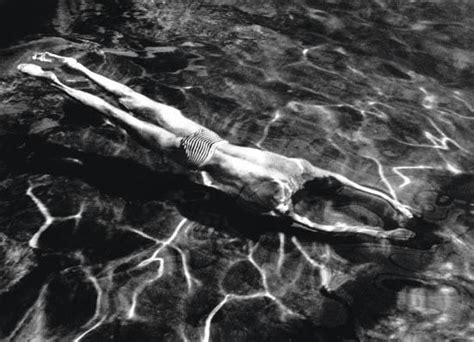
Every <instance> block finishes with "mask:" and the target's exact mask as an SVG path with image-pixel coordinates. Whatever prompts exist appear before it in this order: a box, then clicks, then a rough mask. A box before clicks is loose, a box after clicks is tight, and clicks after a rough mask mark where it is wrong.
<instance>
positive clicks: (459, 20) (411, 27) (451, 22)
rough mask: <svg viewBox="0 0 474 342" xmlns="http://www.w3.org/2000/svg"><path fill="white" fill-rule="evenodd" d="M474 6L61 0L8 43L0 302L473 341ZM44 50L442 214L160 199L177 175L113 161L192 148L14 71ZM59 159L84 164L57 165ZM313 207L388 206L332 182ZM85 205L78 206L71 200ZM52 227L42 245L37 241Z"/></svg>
mask: <svg viewBox="0 0 474 342" xmlns="http://www.w3.org/2000/svg"><path fill="white" fill-rule="evenodd" d="M473 14H474V8H473V7H472V4H470V3H469V2H468V1H458V2H455V3H454V4H453V3H448V2H447V1H435V2H431V3H428V4H427V3H424V2H417V1H411V2H403V1H370V2H367V3H364V4H362V3H361V2H357V3H356V2H348V1H303V0H299V1H296V0H295V1H285V2H280V1H267V2H264V3H259V4H258V5H257V4H255V2H254V1H235V0H229V1H199V2H197V1H184V0H181V1H174V2H172V3H171V2H166V1H155V0H153V1H152V0H150V1H115V2H113V3H112V2H107V1H86V0H82V1H66V0H59V1H58V2H57V4H55V7H54V9H53V10H51V13H50V16H49V17H48V18H49V19H48V20H46V23H41V24H37V27H36V32H35V33H31V34H26V33H25V34H24V35H23V36H21V37H19V38H18V39H16V40H15V41H14V42H9V43H6V44H4V47H3V48H2V49H1V50H0V56H1V59H0V63H1V66H2V67H1V70H0V100H1V101H2V108H1V109H0V114H1V116H0V120H1V122H2V127H1V130H0V137H1V140H0V147H1V151H4V154H3V155H4V156H5V157H4V160H3V162H2V164H1V168H0V174H1V175H2V183H1V190H2V194H3V195H4V196H5V200H2V201H3V202H4V203H5V209H4V210H3V211H2V212H1V213H0V215H1V219H2V222H3V224H4V228H3V229H2V230H1V231H0V232H1V234H0V241H1V242H2V250H3V251H4V252H3V253H4V254H5V257H3V256H2V258H3V259H0V260H2V262H3V264H4V265H6V266H7V267H6V269H7V271H6V272H5V274H6V275H5V276H4V277H3V278H4V279H5V285H4V287H5V288H6V289H8V290H7V291H6V292H5V294H4V295H2V296H3V297H0V299H1V300H2V301H3V302H4V303H6V304H5V307H8V308H10V309H11V312H13V314H10V313H11V312H6V311H8V310H6V311H4V312H1V313H0V317H2V318H4V322H5V323H2V324H0V332H1V334H0V336H1V338H7V337H11V338H12V339H13V340H18V341H20V340H24V339H26V338H27V337H28V336H31V335H32V334H35V335H36V336H43V337H44V338H45V339H47V338H59V339H67V340H71V339H76V340H86V339H87V338H91V340H94V339H97V340H104V339H105V337H106V336H107V337H109V338H112V339H116V340H120V339H121V338H122V339H123V338H125V339H126V338H127V336H134V338H140V339H141V340H147V339H157V338H158V339H160V338H162V339H165V340H179V339H183V340H185V339H189V340H203V341H204V340H207V339H213V340H236V341H240V340H255V339H258V338H259V339H263V340H274V341H275V340H290V339H291V338H293V339H294V340H304V339H309V338H312V339H316V338H318V337H319V338H326V339H330V340H342V339H344V338H345V339H350V338H353V339H355V338H356V337H357V338H360V339H369V340H371V339H374V340H378V339H381V340H387V339H393V340H404V341H425V340H430V341H431V340H454V339H458V340H468V339H472V338H473V337H474V326H473V325H472V323H470V322H471V321H473V318H472V305H473V300H472V296H473V293H474V292H473V279H474V273H473V272H474V271H473V266H472V262H473V258H472V247H473V243H474V241H473V239H474V237H473V236H472V231H471V228H472V225H473V222H474V219H473V215H474V196H473V190H474V178H473V176H472V170H473V169H474V167H473V158H472V153H473V151H474V143H473V139H472V129H473V128H474V123H473V120H474V110H473V106H474V94H473V91H472V86H473V83H472V79H473V77H472V76H474V75H473V73H474V58H473V57H474V45H473V39H474V38H472V37H474V36H473V35H472V33H473V30H474V26H473V22H472V17H473V16H472V15H473ZM43 50H48V51H52V52H57V53H61V54H65V55H69V56H74V57H76V58H78V59H79V60H80V61H81V62H82V63H83V64H85V65H87V66H88V67H90V68H91V69H93V70H96V71H97V72H100V73H102V74H105V75H107V76H109V77H111V78H114V79H116V80H120V81H121V82H123V83H126V84H128V85H130V86H132V87H133V88H134V89H137V90H138V91H141V92H143V93H145V94H147V95H150V96H151V97H154V98H156V99H157V100H159V101H163V102H165V103H168V104H171V105H174V106H176V107H178V108H180V109H182V110H183V111H184V112H185V113H186V114H187V115H189V116H190V117H192V118H194V119H196V120H198V121H199V122H201V123H202V124H204V125H207V126H209V127H211V128H212V129H214V130H216V131H217V132H219V133H220V134H222V135H223V136H225V138H226V139H229V140H231V141H233V142H235V143H241V144H246V145H250V146H257V147H260V148H264V149H268V150H271V151H275V152H279V153H282V154H285V155H288V156H297V157H303V158H306V159H308V160H310V161H311V162H312V163H314V164H315V165H318V166H320V167H323V168H327V169H330V170H333V171H337V172H340V173H342V174H344V175H347V176H348V177H350V178H351V179H354V180H356V181H358V182H360V183H363V184H366V185H371V186H374V187H377V188H379V189H381V190H383V191H385V192H387V193H389V194H391V195H393V196H394V197H398V198H399V199H400V200H401V201H403V202H405V203H407V204H409V205H410V206H412V207H413V208H414V209H415V210H416V212H417V213H418V214H420V215H421V216H422V217H423V220H419V221H417V222H415V223H413V227H412V229H414V230H415V231H416V232H417V237H416V239H415V240H414V241H413V242H411V243H410V244H408V245H407V246H398V245H392V244H389V243H388V242H387V243H374V242H373V241H364V240H363V241H352V240H338V239H326V240H322V241H321V240H318V239H314V238H311V237H308V236H304V235H303V236H298V237H293V238H292V237H291V235H289V234H287V235H283V234H281V233H280V234H279V233H278V232H275V231H272V230H271V229H268V227H269V226H272V225H274V223H272V222H270V223H268V222H263V221H261V220H257V219H256V220H249V221H245V222H243V223H242V222H240V221H238V220H237V219H235V218H234V217H232V215H231V214H230V215H229V216H230V218H224V219H223V218H222V211H219V210H214V209H215V208H213V207H212V203H213V202H212V201H213V200H212V196H211V199H210V200H208V199H207V197H206V195H203V194H202V191H201V190H199V189H198V190H191V191H190V190H183V189H180V190H179V191H181V192H179V194H182V196H181V195H180V196H177V197H178V198H179V199H178V200H171V199H170V198H171V197H169V196H168V195H163V197H156V196H158V195H156V194H155V193H156V192H159V191H154V190H153V186H154V187H157V188H158V186H159V189H161V188H162V187H163V184H161V183H160V182H159V181H156V182H155V181H153V182H152V185H150V184H143V183H146V182H148V181H151V180H152V179H153V177H154V174H148V172H149V171H144V170H142V169H141V168H140V167H138V166H136V165H135V164H133V165H132V164H129V163H127V162H124V163H122V162H119V161H118V160H115V161H114V160H112V159H106V158H107V157H108V156H110V157H114V158H117V159H118V158H125V159H128V160H131V161H132V162H137V163H140V164H141V165H145V166H146V167H148V168H151V169H153V170H160V171H163V172H165V173H166V171H170V169H171V170H175V169H176V166H174V165H168V164H167V161H166V159H164V158H163V157H162V156H156V155H155V154H152V153H151V152H148V151H143V150H142V149H141V148H140V147H138V145H137V144H136V143H134V142H133V141H132V140H131V139H129V138H128V137H127V135H126V134H124V132H121V131H118V130H117V129H116V128H115V127H112V126H110V125H107V124H104V123H103V122H102V121H100V120H98V119H96V117H95V115H94V113H90V112H88V111H87V110H85V109H83V108H81V107H78V106H77V105H75V104H73V103H70V102H67V101H64V99H63V98H62V96H60V95H58V94H57V93H56V92H55V91H54V90H53V89H50V88H48V87H45V86H44V85H43V84H42V83H39V82H37V81H33V80H31V79H27V78H24V77H20V76H19V75H18V74H17V73H16V72H15V66H16V65H17V64H18V63H19V62H24V61H27V60H28V59H29V57H30V56H31V55H32V54H33V53H34V52H36V51H43ZM58 74H59V76H60V77H61V78H63V79H64V80H66V81H67V82H68V83H69V84H71V85H73V86H74V87H77V88H81V89H83V90H87V91H91V92H94V93H97V89H95V88H94V87H93V86H92V85H91V84H90V83H88V82H87V81H85V80H82V79H79V78H78V77H76V76H73V75H69V74H66V73H64V72H58ZM26 135H28V136H29V137H30V138H31V139H39V140H38V141H39V142H37V140H32V141H33V143H31V141H30V142H29V143H26V144H24V140H28V139H26V138H25V136H26ZM32 137H34V138H32ZM30 138H29V139H30ZM53 144H57V145H59V146H65V147H66V148H67V149H68V150H63V149H61V148H60V147H57V146H54V145H53ZM12 146H13V147H15V149H16V148H18V151H19V152H15V153H12V149H13V147H12ZM25 146H26V147H25ZM15 151H16V150H15ZM58 156H59V157H64V156H67V158H69V164H67V165H66V166H63V165H61V166H57V165H56V164H55V163H54V162H50V159H49V158H51V160H54V158H55V157H58ZM101 156H107V157H101ZM25 160H28V163H30V162H31V163H32V164H31V165H33V166H31V165H30V164H28V163H25ZM45 160H46V161H47V162H45ZM71 160H72V162H71ZM74 160H76V161H77V160H78V161H80V162H83V163H84V164H83V165H82V166H81V167H80V168H78V171H77V170H76V167H77V163H76V162H74ZM35 163H36V164H35ZM74 163H76V164H74ZM24 164H26V166H25V165H24ZM45 164H47V165H45ZM71 165H72V166H71ZM74 165H76V166H74ZM84 165H85V166H84ZM87 165H92V166H91V167H90V169H89V166H87ZM110 165H113V166H110ZM124 168H125V169H124ZM101 169H103V170H104V171H103V172H102V171H100V170H101ZM111 170H114V171H115V172H117V173H121V172H122V173H123V174H125V173H126V172H129V174H127V175H126V176H120V175H117V176H113V177H112V176H110V175H109V174H107V171H111ZM119 170H122V171H119ZM123 170H126V171H123ZM43 174H47V176H41V175H43ZM143 179H144V180H145V182H144V181H143ZM28 180H29V181H30V182H31V183H28ZM127 183H130V184H132V185H130V186H129V185H127ZM30 184H31V185H30ZM33 185H34V186H33ZM120 187H121V188H122V189H119V188H120ZM136 189H138V190H136ZM27 190H29V192H28V191H27ZM173 191H174V190H173ZM28 193H29V194H30V195H29V196H30V197H28V196H27V194H28ZM32 196H37V197H32ZM33 198H36V199H37V200H38V201H34V202H31V199H33ZM207 201H208V202H209V203H211V205H207V206H206V205H205V204H204V205H203V204H201V202H206V203H207ZM310 206H313V207H315V208H317V210H318V214H317V215H319V216H320V217H322V218H326V219H328V218H342V219H347V220H352V219H354V218H351V215H352V214H353V213H357V214H359V215H361V216H364V215H366V216H368V217H369V219H370V215H372V216H373V215H374V214H371V213H366V212H364V208H362V207H361V206H357V205H356V204H351V203H349V204H345V205H344V206H342V207H337V206H333V205H332V204H331V201H330V200H329V201H321V198H319V199H316V200H315V201H314V202H312V203H310V204H309V206H308V207H310ZM41 208H47V209H48V210H47V211H44V210H42V209H41ZM78 212H80V213H81V217H80V219H79V221H78V223H74V222H75V221H77V220H75V219H74V220H69V221H72V222H70V223H68V220H64V219H63V218H68V217H74V215H77V213H78ZM224 212H225V210H224ZM233 216H238V215H236V214H234V215H233ZM183 217H184V218H183ZM372 219H373V220H377V218H375V217H374V218H372ZM183 220H186V221H183ZM188 221H189V222H188ZM227 221H231V222H233V224H230V225H231V226H232V225H233V226H234V228H235V226H237V227H240V228H242V230H243V231H239V229H229V227H227V226H228V225H229V224H228V222H227ZM234 221H235V222H237V223H235V222H234ZM45 222H46V223H48V224H49V225H48V226H45V225H46V223H45ZM183 222H184V223H183ZM74 224H75V225H74ZM42 225H43V228H44V227H46V228H47V229H46V230H45V232H44V233H43V234H42V236H40V239H39V240H38V241H37V240H35V241H36V242H38V244H39V246H40V247H41V248H40V252H39V256H38V255H37V254H33V253H32V252H31V250H29V249H28V248H27V247H25V245H26V244H27V242H28V241H30V242H31V239H32V237H33V236H35V237H38V235H35V232H37V231H38V228H39V227H41V226H42ZM261 225H263V226H265V227H266V228H262V229H260V226H261ZM272 227H273V226H272ZM253 230H257V231H258V233H256V234H255V233H254V232H253ZM48 231H49V232H50V233H49V234H48V233H47V232H48ZM104 232H105V233H104ZM35 239H36V238H35ZM41 240H43V241H41ZM42 249H43V250H42ZM51 255H53V256H54V258H57V260H59V261H50V259H48V258H53V257H52V256H51ZM54 258H53V259H54ZM54 260H56V259H54ZM51 265H53V266H51ZM140 265H142V266H140ZM143 265H146V267H143ZM35 269H36V270H41V272H43V273H44V277H41V276H38V275H35V274H34V270H35ZM15 272H19V273H20V276H19V277H18V278H17V280H15V278H14V277H13V276H11V274H14V273H15ZM55 272H56V273H57V274H55ZM28 274H33V276H31V277H32V278H33V280H32V281H31V280H29V279H28V277H27V275H28ZM10 276H11V277H12V278H11V279H10V278H9V277H10ZM28 281H30V283H31V284H32V285H31V286H30V287H29V288H30V289H29V290H26V289H23V290H22V289H21V287H20V289H19V290H16V292H15V291H14V290H12V289H13V288H14V284H22V283H23V282H24V283H26V282H28ZM77 284H80V285H81V286H82V288H79V287H77V286H76V285H77ZM321 284H324V285H327V286H328V288H329V290H332V292H331V293H327V294H324V293H322V292H321V291H320V286H321ZM22 291H23V292H22ZM25 293H26V294H25ZM22 296H23V297H25V300H24V303H23V304H22V305H18V306H17V305H15V303H18V298H21V297H22ZM53 297H54V298H53ZM58 298H60V299H61V300H59V299H58ZM81 301H82V302H83V303H82V304H81ZM58 303H62V304H58ZM81 305H82V307H81ZM62 307H64V308H67V309H68V310H69V311H70V312H71V314H70V315H69V316H67V315H66V316H65V315H64V313H63V312H62V310H63V308H62ZM132 309H133V310H132ZM0 311H2V310H1V309H0ZM9 314H10V315H9ZM255 315H257V317H258V320H257V319H256V317H255ZM7 316H8V318H7ZM248 317H251V318H250V319H249V318H248ZM0 321H1V319H0ZM114 326H115V327H116V326H120V327H121V328H120V329H119V328H114ZM114 329H115V330H114ZM117 329H118V330H117ZM269 330H273V331H274V332H270V331H269Z"/></svg>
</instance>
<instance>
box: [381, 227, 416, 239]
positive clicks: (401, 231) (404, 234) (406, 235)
mask: <svg viewBox="0 0 474 342" xmlns="http://www.w3.org/2000/svg"><path fill="white" fill-rule="evenodd" d="M386 234H387V238H389V239H391V240H399V241H406V240H409V239H411V238H413V237H415V235H416V234H415V233H414V232H412V231H411V230H408V229H405V228H397V229H394V230H390V231H388V232H386Z"/></svg>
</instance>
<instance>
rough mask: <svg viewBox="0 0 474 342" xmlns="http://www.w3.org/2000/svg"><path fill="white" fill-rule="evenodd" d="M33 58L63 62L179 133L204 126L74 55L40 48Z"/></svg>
mask: <svg viewBox="0 0 474 342" xmlns="http://www.w3.org/2000/svg"><path fill="white" fill-rule="evenodd" d="M33 59H34V60H38V61H41V62H45V63H48V62H49V63H54V64H59V65H64V66H66V67H68V68H70V69H72V70H74V71H77V72H79V73H81V74H83V75H84V76H86V77H87V78H89V79H90V80H91V81H93V82H94V83H96V84H98V85H99V86H100V87H102V88H103V89H105V90H106V91H107V92H109V93H111V94H113V95H114V96H116V97H117V98H118V101H119V102H120V103H121V104H122V105H123V106H124V107H125V108H127V109H128V110H130V111H132V112H133V113H136V114H137V115H140V116H142V117H144V118H145V119H146V120H149V121H151V122H152V123H154V124H157V125H159V126H161V127H163V128H164V129H166V130H167V131H169V132H171V133H173V134H175V135H177V136H179V137H184V136H187V135H189V134H192V133H194V132H196V131H198V130H199V129H201V128H204V127H203V126H201V125H199V124H198V123H196V122H194V121H192V120H190V119H188V118H186V117H185V116H184V115H183V114H182V113H181V111H180V110H179V109H176V108H174V107H171V106H167V105H165V104H162V103H159V102H156V101H153V100H152V99H150V98H148V97H146V96H145V95H142V94H139V93H137V92H136V91H134V90H133V89H131V88H129V87H127V86H126V85H124V84H121V83H119V82H116V81H113V80H111V79H109V78H107V77H105V76H102V75H99V74H97V73H95V72H93V71H91V70H89V69H88V68H86V67H85V66H84V65H82V64H81V63H79V62H78V61H77V60H76V59H74V58H70V57H63V56H58V55H55V54H52V53H49V52H41V53H37V54H35V55H34V56H33Z"/></svg>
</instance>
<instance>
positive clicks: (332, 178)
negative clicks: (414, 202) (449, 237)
mask: <svg viewBox="0 0 474 342" xmlns="http://www.w3.org/2000/svg"><path fill="white" fill-rule="evenodd" d="M300 162H301V166H302V168H303V169H304V174H305V178H306V179H307V180H310V179H312V180H314V181H322V182H328V183H339V184H340V185H342V186H344V187H347V188H349V189H352V190H354V191H355V192H360V193H361V194H365V195H367V196H369V197H372V198H377V199H379V200H381V201H383V202H385V203H386V204H387V206H390V207H392V208H393V209H394V210H396V211H397V212H398V213H399V214H401V215H402V216H403V217H404V218H406V219H410V218H412V217H413V213H412V210H411V208H410V207H409V206H407V205H405V204H403V203H401V202H400V201H398V200H397V199H395V198H392V197H390V196H389V195H387V194H386V193H384V192H382V191H380V190H377V189H374V188H371V187H368V186H364V185H361V184H358V183H356V182H354V181H352V180H350V179H348V178H347V177H345V176H343V175H341V174H338V173H336V172H331V171H327V170H323V169H320V168H318V167H316V166H314V165H312V164H311V163H310V162H308V161H306V160H300Z"/></svg>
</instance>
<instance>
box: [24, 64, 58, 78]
mask: <svg viewBox="0 0 474 342" xmlns="http://www.w3.org/2000/svg"><path fill="white" fill-rule="evenodd" d="M17 69H18V70H19V71H21V72H22V73H24V74H27V75H30V76H33V77H38V78H42V79H45V80H47V81H50V82H53V83H59V79H58V77H57V76H56V75H55V74H54V73H53V72H51V71H44V70H43V69H42V68H41V67H40V66H38V65H36V64H29V63H22V64H20V65H18V66H17Z"/></svg>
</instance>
